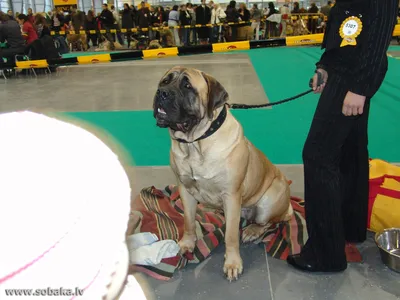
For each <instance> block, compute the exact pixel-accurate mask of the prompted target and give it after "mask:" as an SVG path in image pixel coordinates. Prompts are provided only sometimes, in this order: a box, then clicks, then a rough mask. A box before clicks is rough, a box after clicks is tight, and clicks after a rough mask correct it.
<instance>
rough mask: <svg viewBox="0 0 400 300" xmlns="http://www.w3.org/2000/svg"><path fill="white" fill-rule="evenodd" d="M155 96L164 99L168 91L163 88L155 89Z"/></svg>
mask: <svg viewBox="0 0 400 300" xmlns="http://www.w3.org/2000/svg"><path fill="white" fill-rule="evenodd" d="M157 96H159V97H161V98H162V99H164V100H165V99H167V98H168V97H169V93H168V92H167V91H165V90H157Z"/></svg>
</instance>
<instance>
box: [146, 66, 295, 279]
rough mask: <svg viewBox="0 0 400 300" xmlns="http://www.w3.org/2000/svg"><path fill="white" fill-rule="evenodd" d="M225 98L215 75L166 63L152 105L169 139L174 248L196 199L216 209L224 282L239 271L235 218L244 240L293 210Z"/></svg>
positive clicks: (186, 247)
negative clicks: (178, 202) (177, 221)
mask: <svg viewBox="0 0 400 300" xmlns="http://www.w3.org/2000/svg"><path fill="white" fill-rule="evenodd" d="M227 101H228V93H227V91H226V90H225V88H224V87H223V86H222V85H221V84H220V83H219V82H218V81H217V80H216V79H215V78H213V77H211V76H210V75H207V74H205V73H203V72H201V71H199V70H195V69H188V68H183V67H174V68H172V69H171V70H169V71H168V72H167V73H166V74H165V75H164V76H163V77H162V79H161V81H160V83H159V85H158V89H157V92H156V95H155V97H154V103H153V108H154V117H155V118H156V120H157V126H159V127H164V128H168V129H169V133H170V136H171V140H172V144H171V152H170V162H171V167H172V170H173V171H174V173H175V175H176V177H177V180H178V182H179V191H180V195H181V199H182V202H183V206H184V223H185V228H184V234H183V236H182V238H181V240H180V241H179V246H180V249H181V253H182V254H184V253H185V252H186V251H189V252H192V251H193V249H194V247H195V243H196V225H195V216H196V207H197V203H198V202H200V203H204V204H206V205H208V206H212V207H216V208H223V210H224V215H225V220H226V232H225V244H226V251H225V263H224V267H223V270H224V273H225V274H226V276H227V278H228V280H230V281H231V280H232V279H237V278H238V276H239V275H240V274H241V273H242V271H243V262H242V259H241V257H240V253H239V239H240V237H239V221H240V217H241V216H242V217H244V218H246V219H248V220H249V221H251V222H252V224H251V225H249V226H247V227H246V228H245V229H244V231H243V234H242V240H243V242H251V241H254V240H257V239H258V238H259V237H260V236H261V235H262V234H263V233H264V232H265V230H266V229H267V227H268V226H269V224H270V223H272V222H280V221H286V220H289V219H290V218H291V215H292V214H293V210H292V206H291V204H290V190H289V184H288V182H287V180H286V178H285V176H284V175H283V174H282V172H281V171H280V170H279V169H278V168H276V167H275V166H274V165H273V164H272V163H271V162H270V161H269V160H268V159H267V158H266V156H265V155H264V154H263V153H262V152H261V151H260V150H258V149H257V148H256V147H254V145H253V144H252V143H250V142H249V141H248V140H247V139H246V137H245V136H244V135H243V129H242V126H241V125H240V124H239V122H238V121H237V120H236V119H235V117H234V116H233V115H232V114H231V112H230V111H229V108H228V107H227V105H226V102H227Z"/></svg>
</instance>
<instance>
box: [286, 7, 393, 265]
mask: <svg viewBox="0 0 400 300" xmlns="http://www.w3.org/2000/svg"><path fill="white" fill-rule="evenodd" d="M397 4H398V0H353V1H351V0H337V1H336V5H335V6H334V7H332V9H331V12H330V16H329V20H328V22H327V30H326V32H325V35H324V40H323V44H322V48H323V49H325V52H324V53H323V54H322V56H321V59H320V61H319V62H318V63H317V64H316V72H317V73H319V74H320V75H321V76H322V79H323V83H322V84H319V85H318V83H317V74H315V75H314V78H313V89H314V91H315V92H316V93H321V92H322V95H321V97H320V99H319V102H318V105H317V108H316V111H315V115H314V118H313V121H312V124H311V128H310V131H309V133H308V137H307V140H306V142H305V145H304V149H303V162H304V185H305V187H304V191H305V215H306V221H307V230H308V236H309V238H308V241H307V243H306V244H305V246H304V247H303V249H302V250H301V252H300V254H296V255H291V256H289V257H288V259H287V261H288V263H289V264H291V265H293V266H294V267H296V268H297V269H300V270H306V271H310V272H339V271H343V270H345V269H346V268H347V261H346V254H345V242H353V243H360V242H363V241H365V239H366V234H367V218H368V217H367V216H368V179H369V157H368V148H367V144H368V134H367V125H368V115H369V109H370V101H371V98H372V97H373V96H374V95H375V93H376V92H377V91H378V89H379V87H380V86H381V84H382V82H383V80H384V78H385V75H386V72H387V69H388V59H387V54H386V52H387V49H388V47H389V45H390V42H391V39H392V33H393V30H394V26H395V24H396V22H397V20H396V18H397Z"/></svg>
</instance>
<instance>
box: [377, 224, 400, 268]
mask: <svg viewBox="0 0 400 300" xmlns="http://www.w3.org/2000/svg"><path fill="white" fill-rule="evenodd" d="M375 243H376V245H377V246H378V248H379V252H380V253H381V258H382V261H383V263H384V264H385V265H387V266H388V267H389V268H390V269H392V270H393V271H396V272H400V228H389V229H385V230H384V231H382V232H379V233H377V234H376V235H375Z"/></svg>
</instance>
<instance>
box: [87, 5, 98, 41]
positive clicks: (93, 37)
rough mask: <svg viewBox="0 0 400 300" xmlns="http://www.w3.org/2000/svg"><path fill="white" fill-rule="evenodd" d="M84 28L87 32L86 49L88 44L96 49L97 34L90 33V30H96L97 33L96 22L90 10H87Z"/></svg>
mask: <svg viewBox="0 0 400 300" xmlns="http://www.w3.org/2000/svg"><path fill="white" fill-rule="evenodd" d="M85 28H86V30H87V31H89V32H88V34H87V44H88V49H89V48H90V44H89V42H90V41H91V42H92V46H93V47H97V33H90V30H96V31H97V29H98V28H97V20H96V16H95V15H94V12H93V11H92V10H89V11H88V13H87V16H86V20H85Z"/></svg>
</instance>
